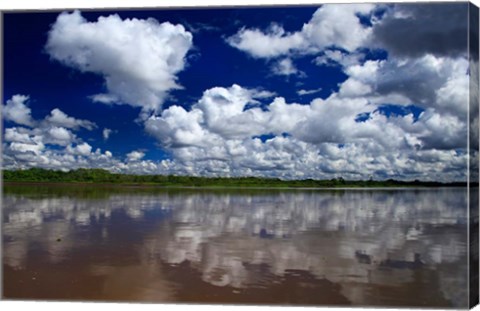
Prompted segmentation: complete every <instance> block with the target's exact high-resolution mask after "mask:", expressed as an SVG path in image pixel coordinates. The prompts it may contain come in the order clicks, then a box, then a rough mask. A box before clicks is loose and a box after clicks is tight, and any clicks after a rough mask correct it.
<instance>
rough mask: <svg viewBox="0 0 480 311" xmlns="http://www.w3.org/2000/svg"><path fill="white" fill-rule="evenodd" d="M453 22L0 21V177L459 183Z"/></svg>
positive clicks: (463, 104) (113, 14) (463, 143)
mask: <svg viewBox="0 0 480 311" xmlns="http://www.w3.org/2000/svg"><path fill="white" fill-rule="evenodd" d="M467 16H468V5H467V4H466V3H441V4H438V3H437V4H408V3H403V4H359V3H355V4H325V5H318V6H292V7H248V8H222V9H212V8H210V9H206V8H203V9H181V10H176V9H158V10H152V9H139V10H136V11H133V10H116V11H115V10H110V11H107V10H103V11H100V10H82V11H79V10H76V11H73V10H71V11H50V12H29V13H28V12H23V13H21V12H20V13H19V12H15V13H13V12H11V13H5V14H4V15H3V26H4V36H3V58H4V59H3V61H4V72H3V75H4V76H3V99H2V100H3V102H2V116H3V130H2V134H3V135H2V148H3V154H2V156H3V158H2V160H3V163H2V166H3V168H5V169H25V168H30V167H41V168H47V169H55V170H69V169H76V168H103V169H107V170H110V171H112V172H122V173H131V174H176V175H195V176H264V177H278V178H282V179H306V178H314V179H331V178H338V177H342V178H345V179H370V178H373V179H388V178H394V179H402V180H413V179H420V180H437V181H460V180H466V178H467V160H468V155H467V137H468V135H467V133H468V126H469V125H468V121H467V118H468V100H469V79H470V75H472V76H473V75H475V76H476V77H478V70H477V69H478V64H477V66H472V68H469V67H470V66H469V61H468V53H467V52H468V51H467V50H468V49H467V47H468V40H467V38H468V36H467V35H468V18H467ZM476 124H478V118H477V123H476ZM473 133H475V134H476V133H477V132H476V131H473ZM477 141H478V138H477ZM474 156H475V157H478V153H475V154H474Z"/></svg>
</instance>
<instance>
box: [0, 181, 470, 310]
mask: <svg viewBox="0 0 480 311" xmlns="http://www.w3.org/2000/svg"><path fill="white" fill-rule="evenodd" d="M466 204H467V202H466V189H461V188H456V189H410V190H405V189H396V190H395V189H394V190H379V189H376V190H375V189H371V190H335V191H326V190H292V191H278V190H275V191H274V190H251V191H239V190H238V191H235V190H229V191H224V190H215V191H211V190H209V191H207V190H152V189H143V188H103V187H100V186H94V187H93V186H92V187H86V186H82V187H78V186H77V187H74V186H33V185H25V186H18V185H17V186H8V185H7V186H5V187H4V194H3V204H2V206H3V225H2V231H3V252H2V255H3V276H4V279H3V290H4V293H3V295H4V297H5V298H7V299H42V300H43V299H48V300H99V301H142V302H201V303H223V304H225V303H235V304H239V303H240V304H282V305H355V306H362V305H368V306H417V307H418V306H426V307H456V308H459V307H466V304H467V301H466V296H467V273H468V270H467V240H466V239H467V236H466V230H467V218H466V217H467V212H466Z"/></svg>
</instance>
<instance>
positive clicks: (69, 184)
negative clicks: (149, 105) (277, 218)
mask: <svg viewBox="0 0 480 311" xmlns="http://www.w3.org/2000/svg"><path fill="white" fill-rule="evenodd" d="M2 183H3V185H2V187H3V186H46V187H50V186H54V187H73V186H86V187H93V186H98V187H102V188H129V189H158V190H175V189H180V190H181V189H184V190H415V189H419V190H428V189H439V188H468V187H469V185H468V184H465V185H439V186H427V185H418V186H417V185H410V186H408V185H406V186H401V185H392V186H384V187H375V186H372V187H369V186H363V187H362V186H345V187H341V186H339V187H302V186H298V187H295V186H264V187H262V186H238V185H232V186H222V185H216V186H185V185H161V184H150V183H103V182H75V181H72V182H64V181H61V182H55V181H3V182H2ZM475 186H476V187H478V184H477V185H475Z"/></svg>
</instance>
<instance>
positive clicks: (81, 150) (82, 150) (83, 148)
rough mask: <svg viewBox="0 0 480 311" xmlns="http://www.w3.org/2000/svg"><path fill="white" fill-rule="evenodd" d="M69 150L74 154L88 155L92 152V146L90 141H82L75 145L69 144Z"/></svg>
mask: <svg viewBox="0 0 480 311" xmlns="http://www.w3.org/2000/svg"><path fill="white" fill-rule="evenodd" d="M67 151H68V152H70V153H72V154H78V155H83V156H88V155H90V153H91V152H92V146H90V145H89V144H88V143H82V144H79V145H76V146H75V147H72V146H68V147H67Z"/></svg>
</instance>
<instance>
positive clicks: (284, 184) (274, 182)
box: [3, 168, 466, 188]
mask: <svg viewBox="0 0 480 311" xmlns="http://www.w3.org/2000/svg"><path fill="white" fill-rule="evenodd" d="M3 180H4V181H6V182H42V183H44V182H54V183H102V184H124V185H152V186H161V187H250V188H255V187H259V188H267V187H268V188H340V187H345V188H348V187H354V188H362V187H439V186H444V187H445V186H466V183H461V182H460V183H458V182H457V183H440V182H422V181H418V180H415V181H399V180H393V179H388V180H383V181H376V180H368V181H366V180H344V179H343V178H336V179H330V180H313V179H305V180H281V179H278V178H260V177H194V176H173V175H168V176H167V175H127V174H114V173H110V172H109V171H107V170H103V169H77V170H71V171H69V172H62V171H53V170H46V169H41V168H31V169H27V170H5V171H3Z"/></svg>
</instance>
